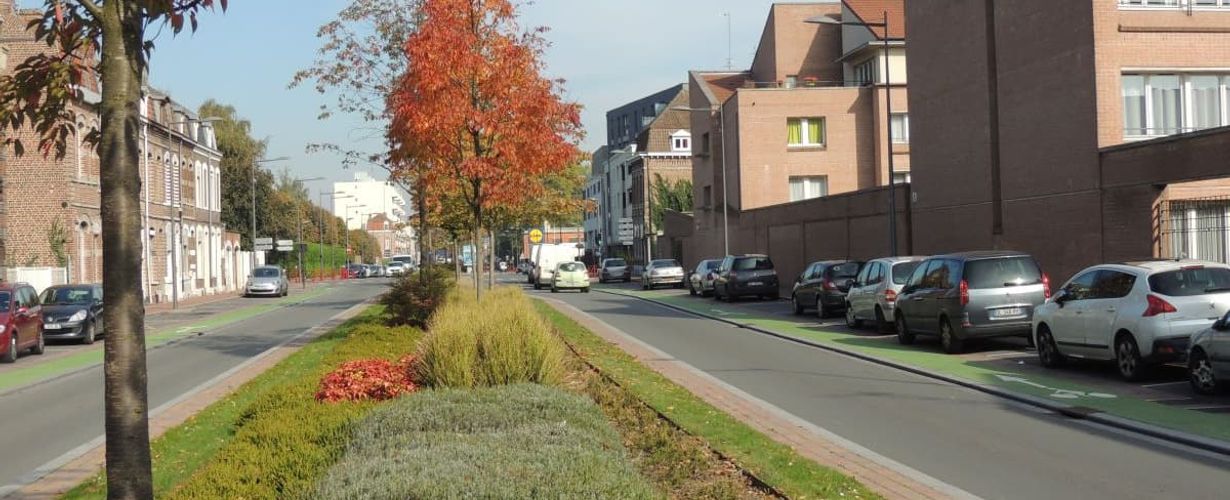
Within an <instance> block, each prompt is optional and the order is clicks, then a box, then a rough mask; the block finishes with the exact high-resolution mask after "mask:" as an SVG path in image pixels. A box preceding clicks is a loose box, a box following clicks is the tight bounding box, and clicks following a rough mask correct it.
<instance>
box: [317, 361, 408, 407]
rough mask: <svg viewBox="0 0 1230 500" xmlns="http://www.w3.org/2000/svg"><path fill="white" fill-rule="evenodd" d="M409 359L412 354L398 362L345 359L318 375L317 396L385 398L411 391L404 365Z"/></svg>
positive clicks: (331, 398) (336, 399) (330, 399)
mask: <svg viewBox="0 0 1230 500" xmlns="http://www.w3.org/2000/svg"><path fill="white" fill-rule="evenodd" d="M412 361H413V358H408V359H407V360H406V361H405V362H399V363H391V362H389V361H388V360H383V359H364V360H358V361H347V362H346V363H344V364H342V366H341V367H339V368H338V369H336V370H333V371H332V372H329V374H328V375H325V377H324V378H322V379H320V388H319V389H317V390H316V400H317V401H324V402H328V403H336V402H339V401H369V400H370V401H384V400H386V399H393V398H395V397H397V396H400V395H402V394H405V393H408V392H413V391H414V388H415V387H414V383H412V382H411V381H410V376H409V373H408V370H407V369H406V365H407V364H409V362H412Z"/></svg>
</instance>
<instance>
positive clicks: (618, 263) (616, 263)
mask: <svg viewBox="0 0 1230 500" xmlns="http://www.w3.org/2000/svg"><path fill="white" fill-rule="evenodd" d="M627 266H628V263H627V262H624V260H623V259H607V261H606V267H627Z"/></svg>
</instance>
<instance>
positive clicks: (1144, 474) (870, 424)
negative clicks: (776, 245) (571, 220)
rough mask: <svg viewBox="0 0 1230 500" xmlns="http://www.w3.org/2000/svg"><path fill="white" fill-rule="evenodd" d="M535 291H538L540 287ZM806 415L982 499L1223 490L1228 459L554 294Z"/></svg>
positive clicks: (664, 315)
mask: <svg viewBox="0 0 1230 500" xmlns="http://www.w3.org/2000/svg"><path fill="white" fill-rule="evenodd" d="M530 292H531V293H535V292H533V291H532V290H531V291H530ZM537 293H538V294H540V295H548V296H550V297H551V298H558V299H561V300H564V301H566V302H568V303H570V304H572V305H574V306H576V307H577V308H579V309H581V310H582V311H585V312H587V313H589V314H591V315H593V316H595V317H597V318H598V319H600V320H602V321H604V322H606V323H607V324H609V325H611V326H613V327H615V328H616V329H619V330H621V331H623V332H625V333H627V334H629V335H631V336H633V337H635V338H637V339H639V340H641V341H643V342H645V343H648V344H649V345H652V346H654V347H656V348H658V349H659V350H662V351H664V352H666V353H667V354H669V355H671V356H673V357H675V358H676V359H679V360H681V361H684V362H686V363H688V364H691V365H692V366H694V367H696V368H698V369H700V370H702V371H704V372H707V373H709V374H710V375H713V376H715V377H717V378H718V379H720V380H722V381H724V382H726V383H728V384H731V385H733V386H735V387H737V388H739V389H741V390H743V391H745V392H747V393H749V394H751V395H753V396H756V397H758V398H760V399H761V400H764V401H766V402H768V403H770V404H773V405H775V406H777V407H779V408H781V409H783V410H785V411H787V412H789V413H791V414H793V415H795V416H797V417H800V418H802V419H804V420H806V421H808V422H811V423H813V424H815V425H817V426H820V427H822V428H825V429H827V430H829V431H831V432H833V433H835V434H837V435H839V436H841V437H843V438H845V439H848V440H850V441H853V442H855V443H858V444H859V445H862V446H864V447H866V448H868V449H870V450H872V451H874V452H876V453H878V454H880V455H883V456H885V457H887V458H890V459H892V460H894V461H896V462H899V463H902V464H905V465H907V466H910V467H912V468H914V469H916V470H918V471H921V472H923V473H925V474H927V475H929V476H931V477H934V478H936V479H938V480H940V481H943V482H945V483H948V484H949V485H952V486H954V487H956V488H960V489H962V490H964V491H967V492H969V493H971V494H973V495H976V496H980V497H983V498H1030V499H1032V498H1073V497H1080V498H1107V499H1127V498H1148V499H1155V498H1224V495H1225V492H1226V491H1230V458H1227V457H1224V456H1217V455H1213V454H1210V453H1205V452H1201V451H1198V450H1190V449H1186V448H1182V447H1178V446H1176V445H1172V444H1169V443H1162V442H1158V441H1154V440H1151V439H1146V438H1141V437H1138V436H1136V435H1131V434H1127V433H1124V432H1121V431H1117V430H1113V429H1109V428H1105V427H1102V426H1098V425H1096V424H1091V423H1088V422H1084V421H1079V420H1073V419H1069V418H1067V417H1063V416H1060V415H1056V414H1053V413H1049V412H1044V411H1042V410H1038V409H1034V408H1031V407H1026V406H1023V405H1019V404H1016V403H1011V402H1009V401H1006V400H1002V399H999V398H996V397H994V396H990V395H987V394H984V393H980V392H976V391H973V390H969V389H965V388H961V387H957V386H953V385H950V384H946V383H943V382H940V381H936V380H932V379H928V378H924V377H921V376H917V375H913V374H909V373H906V372H902V371H899V370H896V369H893V368H888V367H884V366H881V365H876V364H872V363H869V362H865V361H861V360H856V359H853V358H849V357H846V356H843V355H839V354H835V353H831V352H829V351H824V350H821V349H816V348H812V347H807V346H802V345H800V344H797V343H792V342H788V341H784V340H780V339H776V338H773V337H769V336H766V335H761V334H758V333H755V332H752V331H748V330H743V329H739V328H735V327H732V326H729V325H726V324H723V323H719V322H715V321H711V320H707V319H701V318H697V317H694V316H689V315H685V314H683V313H680V312H677V311H675V310H672V309H668V308H665V307H662V306H658V305H655V304H651V303H648V302H645V301H641V300H638V299H635V298H631V297H622V296H614V295H609V294H604V293H589V294H579V293H567V294H562V293H561V294H550V293H545V294H543V292H537Z"/></svg>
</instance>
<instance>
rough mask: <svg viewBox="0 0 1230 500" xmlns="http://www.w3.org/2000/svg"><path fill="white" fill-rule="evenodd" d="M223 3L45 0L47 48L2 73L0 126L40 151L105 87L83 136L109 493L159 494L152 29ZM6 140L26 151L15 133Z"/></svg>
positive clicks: (42, 26)
mask: <svg viewBox="0 0 1230 500" xmlns="http://www.w3.org/2000/svg"><path fill="white" fill-rule="evenodd" d="M226 4H227V0H44V9H43V15H42V17H41V18H39V19H37V20H35V21H33V22H32V23H31V26H30V27H31V28H32V29H34V31H35V38H36V39H37V40H39V41H43V42H46V43H47V46H48V50H47V52H46V53H43V54H39V55H34V56H31V57H29V58H28V59H26V60H25V61H22V62H20V63H19V64H18V65H17V66H16V68H15V69H14V71H13V73H12V74H10V75H6V76H4V77H3V78H0V126H3V127H4V128H7V129H9V130H10V131H13V132H17V131H19V130H24V129H25V128H26V127H29V128H30V129H32V130H33V133H34V135H36V136H37V137H38V150H39V151H40V152H42V154H44V155H55V156H57V157H60V158H62V157H63V156H64V154H65V151H66V150H67V148H66V145H65V144H66V142H67V140H68V139H69V138H70V137H71V136H72V129H73V121H72V119H71V116H70V111H69V107H70V106H71V105H73V104H74V103H78V104H80V103H84V102H85V99H84V95H83V94H84V93H83V91H82V88H85V87H89V86H92V84H93V83H95V82H98V83H100V84H101V94H102V101H101V102H100V103H99V104H98V105H97V108H98V112H99V114H100V115H101V122H102V127H101V130H100V131H99V133H97V134H93V135H91V136H88V137H86V138H85V142H86V143H87V144H89V145H92V146H95V147H97V148H98V153H99V158H100V159H101V162H102V172H101V173H100V184H101V186H100V189H101V192H102V194H101V205H102V207H101V208H102V224H103V227H102V242H103V245H102V246H103V261H104V262H106V265H105V266H103V293H104V295H105V296H106V297H107V307H106V309H105V310H104V312H103V323H104V324H106V325H107V342H106V343H105V344H104V349H103V353H104V361H103V373H104V377H105V383H104V385H105V395H104V398H105V406H106V415H105V424H106V428H107V430H106V438H107V497H108V498H112V499H117V498H124V499H128V498H133V499H137V498H140V499H145V498H153V496H154V493H153V483H152V476H151V466H150V450H149V414H148V412H149V403H148V398H147V392H146V371H145V304H144V298H143V297H142V292H141V253H142V252H141V233H142V227H141V226H142V224H141V205H140V200H141V198H140V192H141V177H140V170H139V169H138V160H139V158H140V155H139V151H138V139H139V137H140V134H139V132H140V129H141V117H140V107H141V97H142V91H143V89H142V87H143V84H144V83H145V82H144V80H143V78H144V76H145V74H146V71H147V69H148V63H149V55H150V52H151V51H152V50H153V48H154V45H153V41H152V40H150V39H149V38H147V36H146V30H147V29H149V28H150V27H151V26H152V27H155V28H156V29H161V28H162V27H163V26H169V27H170V29H171V31H173V32H174V33H179V32H180V31H182V30H183V29H184V28H185V27H190V28H191V29H192V30H195V29H196V27H197V14H198V13H200V12H202V11H204V10H207V9H211V8H213V7H214V6H215V5H217V6H220V7H221V8H222V9H224V10H225V9H226ZM5 144H6V145H7V146H10V147H12V148H13V152H14V153H16V154H18V155H20V154H22V153H23V152H24V150H25V146H24V145H23V144H21V142H20V134H17V133H13V134H11V135H9V136H8V138H7V139H6V140H5Z"/></svg>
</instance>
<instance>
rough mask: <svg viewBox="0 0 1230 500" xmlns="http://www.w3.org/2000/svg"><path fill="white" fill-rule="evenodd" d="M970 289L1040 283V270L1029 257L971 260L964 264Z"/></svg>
mask: <svg viewBox="0 0 1230 500" xmlns="http://www.w3.org/2000/svg"><path fill="white" fill-rule="evenodd" d="M964 278H965V281H966V282H968V284H969V287H970V289H974V290H977V289H982V288H1004V287H1009V286H1022V285H1036V284H1039V283H1042V270H1041V269H1038V263H1037V262H1034V259H1032V258H1030V257H1007V258H1002V259H986V260H973V261H969V262H967V263H966V264H965V276H964Z"/></svg>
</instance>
